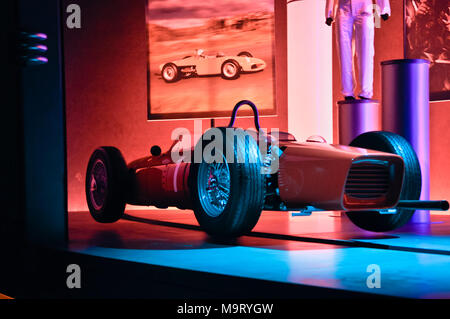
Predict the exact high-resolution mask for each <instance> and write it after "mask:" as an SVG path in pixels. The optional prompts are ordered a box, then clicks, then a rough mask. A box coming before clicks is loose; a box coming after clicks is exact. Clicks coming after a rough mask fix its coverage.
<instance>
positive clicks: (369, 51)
mask: <svg viewBox="0 0 450 319" xmlns="http://www.w3.org/2000/svg"><path fill="white" fill-rule="evenodd" d="M336 23H337V28H336V30H337V41H338V46H339V57H340V62H341V82H342V94H343V95H344V96H352V95H353V91H354V88H355V79H354V71H353V70H354V69H353V52H352V35H353V28H354V29H355V42H356V56H357V58H358V70H359V83H360V86H361V92H360V93H359V94H358V95H360V96H363V97H366V98H371V97H372V96H373V56H374V51H375V50H374V28H375V26H374V17H373V15H372V14H368V13H365V12H363V13H361V14H359V15H357V16H353V15H352V13H351V12H348V11H346V10H342V9H340V10H338V14H337V19H336Z"/></svg>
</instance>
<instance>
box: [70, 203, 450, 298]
mask: <svg viewBox="0 0 450 319" xmlns="http://www.w3.org/2000/svg"><path fill="white" fill-rule="evenodd" d="M69 248H70V250H71V251H75V252H77V253H81V254H87V255H90V256H97V257H103V258H106V259H108V260H109V259H111V260H121V261H126V262H131V263H134V264H135V265H136V264H137V265H142V266H152V267H150V268H147V272H144V273H142V272H141V273H140V274H139V276H141V277H142V276H144V277H145V279H144V277H142V280H143V281H145V282H146V283H147V284H148V282H149V281H151V280H155V281H165V282H168V281H170V280H171V279H173V281H176V282H177V284H178V285H179V286H180V287H183V291H184V292H185V294H187V295H188V296H189V291H190V290H192V291H194V290H196V291H197V292H198V291H199V290H200V291H203V295H201V296H208V297H233V295H232V294H233V293H237V295H236V296H237V297H240V296H246V297H248V296H252V293H253V292H256V294H255V295H254V297H261V296H269V297H276V296H279V297H292V298H299V297H308V296H310V297H311V296H312V297H319V296H332V297H339V296H342V297H355V296H364V297H371V296H373V297H380V296H389V297H412V298H450V276H449V275H448V269H450V216H448V215H432V222H431V223H429V224H412V225H408V226H406V227H404V228H402V229H400V230H399V231H396V232H393V233H383V234H377V233H370V232H366V231H362V230H360V229H358V228H357V227H356V226H354V225H352V224H351V222H350V221H349V220H347V218H346V217H345V216H344V217H333V214H332V213H331V212H325V213H315V214H312V216H298V217H291V216H290V215H289V214H288V213H280V212H263V214H262V216H261V219H260V220H259V223H258V224H257V226H256V227H255V229H254V231H253V232H252V233H251V234H249V235H248V236H244V237H241V238H239V239H237V240H236V241H234V242H215V241H214V240H212V239H211V238H210V237H209V236H208V235H206V234H205V233H204V232H203V231H201V229H200V227H199V226H198V224H197V222H196V220H195V217H194V215H193V213H192V212H191V211H181V210H139V211H127V212H126V216H125V218H124V219H123V220H120V221H119V222H117V223H114V224H99V223H96V222H95V221H94V220H93V219H92V218H91V216H90V215H89V213H87V212H73V213H69ZM373 265H375V267H376V266H378V267H379V274H380V277H379V278H380V288H369V287H368V284H367V281H369V282H372V281H371V280H372V279H373V277H370V276H371V275H373V273H372V272H368V270H369V271H373V269H374V268H373V267H374V266H373ZM155 267H157V269H158V275H155V274H154V273H153V272H152V271H153V270H154V269H156V268H155ZM152 269H153V270H152ZM161 269H166V270H167V271H165V272H161ZM171 271H174V272H176V274H175V273H172V272H171ZM128 275H129V274H128ZM117 276H121V274H120V273H119V274H117ZM136 276H138V275H137V274H136ZM161 276H166V277H167V278H162V277H161ZM369 277H370V278H369ZM149 278H150V279H149ZM368 278H369V279H368ZM138 280H139V279H138ZM227 285H228V286H229V287H227ZM249 287H253V288H252V289H250V288H249ZM132 288H133V286H132V285H131V283H130V287H129V289H132ZM228 288H229V289H228ZM149 289H150V288H149ZM238 292H246V293H243V294H242V295H239V293H238ZM173 293H174V295H176V289H175V290H174V291H173ZM169 294H170V292H169ZM230 294H231V295H230ZM197 295H198V294H196V293H193V294H192V296H197Z"/></svg>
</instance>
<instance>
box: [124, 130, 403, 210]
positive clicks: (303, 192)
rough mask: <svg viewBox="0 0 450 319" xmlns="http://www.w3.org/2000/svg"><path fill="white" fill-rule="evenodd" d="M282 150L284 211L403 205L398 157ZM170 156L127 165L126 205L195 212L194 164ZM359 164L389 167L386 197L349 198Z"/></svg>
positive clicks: (344, 150)
mask: <svg viewBox="0 0 450 319" xmlns="http://www.w3.org/2000/svg"><path fill="white" fill-rule="evenodd" d="M270 139H272V140H273V137H272V136H271V137H270ZM279 146H280V148H281V149H283V153H282V155H281V156H280V158H279V170H278V172H277V173H276V174H277V179H278V192H279V198H280V200H281V202H282V203H283V204H284V205H285V209H284V210H289V209H291V210H296V209H297V210H298V209H301V208H303V207H306V206H313V207H315V208H317V209H320V210H369V209H372V210H374V209H387V208H391V207H394V206H395V205H396V204H397V202H398V200H399V196H400V191H401V186H402V182H403V174H404V163H403V160H402V158H401V157H399V156H397V155H394V154H389V153H384V152H379V151H373V150H367V149H363V148H356V147H350V146H345V145H333V144H327V143H318V142H305V143H299V142H296V141H292V140H291V139H287V140H284V141H283V140H280V141H279ZM192 151H193V150H192ZM170 152H171V149H170V150H169V151H167V152H166V153H164V154H162V155H160V156H147V157H144V158H141V159H138V160H136V161H133V162H131V163H130V164H128V168H129V169H130V174H131V175H132V176H133V178H132V179H131V185H130V187H129V189H130V195H129V199H128V201H127V202H128V203H130V204H135V205H147V206H149V205H153V206H156V207H160V208H166V207H168V206H175V207H178V208H181V209H192V202H191V194H190V190H189V172H190V168H191V164H190V163H186V162H178V163H174V162H173V160H172V158H171V156H170ZM193 153H194V152H191V154H193ZM361 162H377V163H385V164H386V165H388V166H389V167H391V168H392V169H390V172H391V173H390V177H389V178H390V181H389V187H388V189H387V191H386V192H385V194H384V195H383V196H380V197H377V198H368V199H364V198H363V199H361V198H353V197H351V196H349V194H347V193H346V183H347V179H348V177H349V171H350V169H351V167H352V165H354V164H355V163H361ZM280 210H283V209H280Z"/></svg>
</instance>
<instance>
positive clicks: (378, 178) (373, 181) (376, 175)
mask: <svg viewBox="0 0 450 319" xmlns="http://www.w3.org/2000/svg"><path fill="white" fill-rule="evenodd" d="M389 181H390V178H389V166H388V165H380V164H372V163H364V162H362V163H354V164H353V165H352V166H351V168H350V171H349V173H348V177H347V183H346V184H345V193H346V194H347V196H351V197H354V198H360V199H375V198H380V197H382V196H384V195H386V193H387V192H388V189H389Z"/></svg>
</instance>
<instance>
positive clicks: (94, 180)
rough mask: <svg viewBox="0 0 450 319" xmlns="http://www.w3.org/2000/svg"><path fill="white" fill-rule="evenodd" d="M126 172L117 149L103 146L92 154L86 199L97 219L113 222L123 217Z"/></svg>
mask: <svg viewBox="0 0 450 319" xmlns="http://www.w3.org/2000/svg"><path fill="white" fill-rule="evenodd" d="M127 172H128V170H127V166H126V163H125V160H124V159H123V156H122V154H121V153H120V151H119V150H118V149H116V148H114V147H100V148H98V149H96V150H95V151H94V153H93V154H92V156H91V158H90V160H89V164H88V168H87V172H86V199H87V204H88V207H89V212H90V213H91V215H92V217H93V218H94V219H95V220H96V221H98V222H100V223H113V222H115V221H117V220H119V219H120V218H121V217H122V216H123V212H124V210H125V204H126V202H125V201H126V195H125V194H126V190H127V183H128V179H127Z"/></svg>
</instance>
